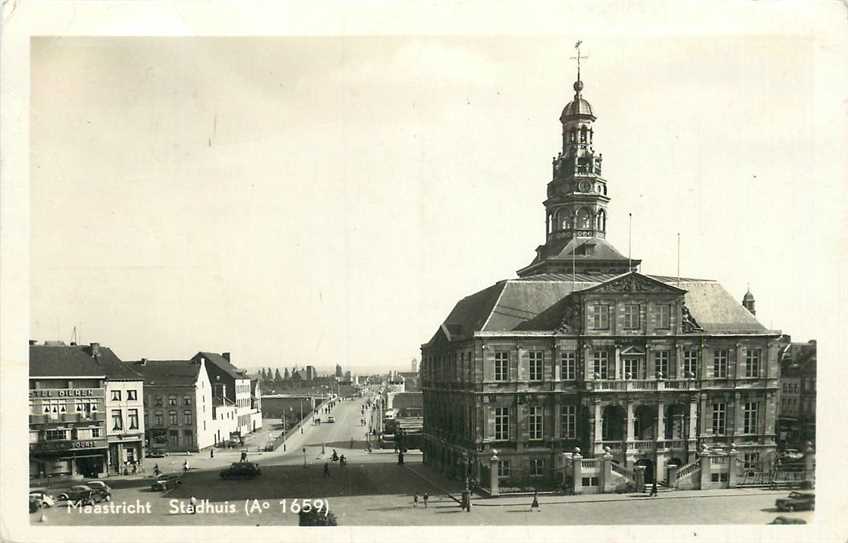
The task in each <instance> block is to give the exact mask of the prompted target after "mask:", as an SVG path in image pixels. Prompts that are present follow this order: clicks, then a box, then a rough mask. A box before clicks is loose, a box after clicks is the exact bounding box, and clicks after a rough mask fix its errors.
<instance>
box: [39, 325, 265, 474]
mask: <svg viewBox="0 0 848 543" xmlns="http://www.w3.org/2000/svg"><path fill="white" fill-rule="evenodd" d="M29 355H30V356H29V368H30V378H29V409H30V416H29V428H30V439H29V446H30V477H31V478H33V479H43V478H47V477H59V476H70V477H79V476H82V477H99V476H104V475H107V474H109V473H119V472H120V471H121V470H122V469H123V467H124V466H126V465H128V464H132V463H134V462H137V461H140V460H142V459H143V458H144V457H145V456H146V455H147V452H148V451H150V450H151V449H158V450H160V451H162V452H175V451H180V452H186V451H191V452H197V451H200V450H202V449H206V448H209V447H212V446H215V445H220V444H223V443H225V442H228V441H230V440H232V439H235V438H240V437H241V436H244V435H246V434H248V433H250V432H253V431H256V429H258V428H260V427H261V426H262V406H261V399H260V398H261V391H260V389H259V384H258V382H257V381H256V380H251V379H250V377H249V376H248V375H247V374H246V373H245V371H244V370H240V369H238V368H237V367H236V366H234V365H233V364H232V362H231V360H230V354H229V353H222V354H218V353H210V352H199V353H197V354H196V355H194V356H193V357H192V358H190V359H188V360H147V359H142V360H138V361H122V360H121V359H120V358H119V357H118V356H117V355H116V354H115V353H114V352H113V351H112V350H111V349H110V348H108V347H105V346H102V345H100V344H98V343H91V344H89V345H76V344H73V343H72V344H70V345H65V344H64V343H63V342H46V343H44V344H38V343H36V342H35V341H30V346H29Z"/></svg>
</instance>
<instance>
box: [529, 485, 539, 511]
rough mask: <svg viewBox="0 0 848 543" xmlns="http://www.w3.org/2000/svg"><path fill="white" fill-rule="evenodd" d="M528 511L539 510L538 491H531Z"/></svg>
mask: <svg viewBox="0 0 848 543" xmlns="http://www.w3.org/2000/svg"><path fill="white" fill-rule="evenodd" d="M530 510H531V511H538V510H539V491H538V490H534V491H533V503H531V504H530Z"/></svg>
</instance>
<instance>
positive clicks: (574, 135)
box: [568, 128, 577, 143]
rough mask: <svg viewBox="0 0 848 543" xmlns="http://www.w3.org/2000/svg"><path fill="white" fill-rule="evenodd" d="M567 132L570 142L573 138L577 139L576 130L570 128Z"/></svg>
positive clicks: (572, 141) (573, 140)
mask: <svg viewBox="0 0 848 543" xmlns="http://www.w3.org/2000/svg"><path fill="white" fill-rule="evenodd" d="M568 134H569V141H571V143H574V142H575V140H576V139H577V130H575V129H573V128H572V129H571V132H569V133H568Z"/></svg>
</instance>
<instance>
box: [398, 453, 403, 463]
mask: <svg viewBox="0 0 848 543" xmlns="http://www.w3.org/2000/svg"><path fill="white" fill-rule="evenodd" d="M398 465H401V466H402V465H403V453H402V452H399V453H398Z"/></svg>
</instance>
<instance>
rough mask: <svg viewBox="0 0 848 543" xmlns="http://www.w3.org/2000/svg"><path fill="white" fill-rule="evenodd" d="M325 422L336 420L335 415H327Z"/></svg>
mask: <svg viewBox="0 0 848 543" xmlns="http://www.w3.org/2000/svg"><path fill="white" fill-rule="evenodd" d="M327 422H336V417H334V416H333V415H330V416H328V417H327Z"/></svg>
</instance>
